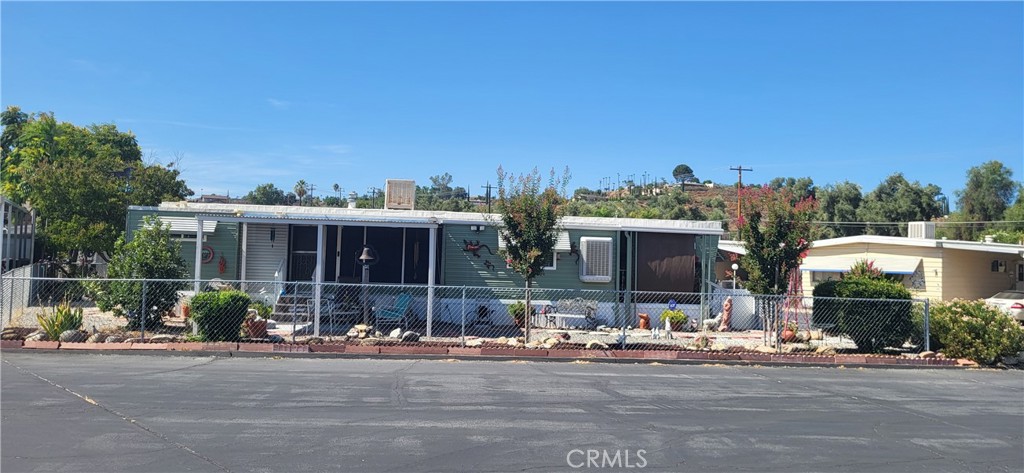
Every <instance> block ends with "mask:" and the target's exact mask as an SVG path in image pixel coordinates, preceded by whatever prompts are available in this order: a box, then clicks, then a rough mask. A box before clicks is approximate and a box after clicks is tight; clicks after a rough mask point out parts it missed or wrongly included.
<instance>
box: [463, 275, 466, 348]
mask: <svg viewBox="0 0 1024 473" xmlns="http://www.w3.org/2000/svg"><path fill="white" fill-rule="evenodd" d="M462 347H463V348H465V347H466V286H462Z"/></svg>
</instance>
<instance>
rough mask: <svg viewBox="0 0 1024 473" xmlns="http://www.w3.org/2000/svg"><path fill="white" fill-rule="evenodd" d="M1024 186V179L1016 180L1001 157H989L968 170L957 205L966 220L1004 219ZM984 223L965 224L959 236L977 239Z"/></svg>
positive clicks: (960, 227) (958, 194) (987, 220)
mask: <svg viewBox="0 0 1024 473" xmlns="http://www.w3.org/2000/svg"><path fill="white" fill-rule="evenodd" d="M1020 188H1021V185H1020V183H1018V182H1016V181H1014V180H1013V170H1011V169H1010V168H1008V167H1006V166H1004V165H1003V163H1001V162H999V161H989V162H987V163H984V164H982V165H980V166H975V167H972V168H970V169H968V170H967V182H966V184H965V186H964V188H963V189H961V190H958V191H956V197H957V208H958V209H959V212H960V213H961V214H962V217H963V220H966V221H972V222H991V221H996V220H1002V219H1003V214H1004V213H1005V212H1006V209H1007V208H1009V207H1010V205H1011V204H1012V203H1013V198H1014V196H1016V195H1017V194H1018V193H1019V192H1020ZM984 227H985V224H984V223H974V224H971V225H962V226H959V227H958V228H959V229H960V234H959V235H957V236H958V237H959V238H961V239H964V240H973V239H975V238H976V236H977V233H978V232H979V231H980V230H981V229H982V228H984Z"/></svg>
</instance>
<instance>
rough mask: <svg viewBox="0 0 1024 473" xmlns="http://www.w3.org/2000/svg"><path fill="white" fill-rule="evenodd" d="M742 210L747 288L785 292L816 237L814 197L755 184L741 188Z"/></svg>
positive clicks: (764, 291) (743, 260)
mask: <svg viewBox="0 0 1024 473" xmlns="http://www.w3.org/2000/svg"><path fill="white" fill-rule="evenodd" d="M740 194H741V196H742V198H743V202H744V206H743V214H742V219H741V222H742V223H741V224H740V238H741V239H742V240H743V242H744V243H745V244H746V248H747V254H746V255H744V256H743V257H742V258H741V261H742V264H743V268H744V269H746V271H747V277H748V281H747V288H748V289H750V290H751V292H753V293H755V294H784V293H785V292H786V289H787V284H786V282H787V281H789V274H790V272H791V271H793V270H794V269H796V268H797V267H799V266H800V263H801V262H802V261H803V258H804V257H805V256H807V250H808V249H809V248H810V246H811V241H812V240H813V239H814V238H813V235H812V231H813V228H812V220H813V218H814V215H815V209H816V208H817V202H816V201H815V200H814V198H813V197H807V198H804V199H799V198H796V197H795V196H794V195H793V193H792V192H790V191H789V190H788V189H780V190H775V189H772V188H770V187H767V186H765V187H752V188H745V189H741V190H740Z"/></svg>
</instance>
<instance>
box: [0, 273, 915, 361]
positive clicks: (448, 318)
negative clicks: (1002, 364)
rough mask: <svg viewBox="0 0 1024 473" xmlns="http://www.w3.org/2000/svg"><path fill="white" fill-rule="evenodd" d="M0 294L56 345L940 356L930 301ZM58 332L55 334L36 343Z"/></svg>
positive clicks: (197, 286) (153, 290) (9, 318)
mask: <svg viewBox="0 0 1024 473" xmlns="http://www.w3.org/2000/svg"><path fill="white" fill-rule="evenodd" d="M0 289H2V294H0V295H2V298H0V320H2V325H3V327H4V328H5V329H9V330H6V333H15V332H16V333H17V334H18V335H20V336H22V337H26V336H34V337H37V339H44V340H45V339H53V338H54V337H60V338H61V339H62V340H61V341H86V340H88V341H93V342H103V341H108V340H115V341H117V340H125V339H128V340H134V341H136V342H138V341H147V340H157V341H206V342H218V341H227V342H266V343H360V344H420V345H424V344H425V345H436V346H448V347H455V346H458V347H492V348H505V347H508V348H513V347H523V348H546V349H571V350H582V349H609V348H618V349H626V350H630V349H642V350H718V351H763V352H771V353H777V352H809V353H835V352H837V351H838V352H844V353H914V352H920V351H923V350H927V349H928V348H929V347H928V337H927V336H925V334H926V333H927V330H928V302H927V301H926V300H920V299H913V300H875V299H839V298H822V297H818V298H814V297H797V296H769V295H752V294H749V293H747V292H746V291H744V290H729V289H724V290H719V291H717V292H714V293H703V294H702V293H683V292H679V293H669V292H639V291H633V292H629V291H595V290H583V289H538V288H535V289H531V290H529V291H526V290H525V289H524V288H489V287H452V286H435V287H433V288H430V287H427V286H422V285H383V284H366V285H362V284H334V283H321V284H316V283H310V282H282V281H223V280H217V279H215V280H208V281H207V280H204V281H192V280H128V279H60V278H40V277H30V276H7V275H5V276H4V277H3V278H2V280H0ZM527 301H528V302H527ZM65 319H68V320H65ZM78 319H80V320H78ZM76 322H77V323H76ZM61 324H63V325H61ZM54 326H56V327H57V328H59V329H60V330H57V329H54V328H52V327H54ZM46 328H49V332H50V333H48V334H47V335H42V336H41V335H40V334H39V333H35V332H37V331H38V330H39V329H46ZM43 331H46V330H43Z"/></svg>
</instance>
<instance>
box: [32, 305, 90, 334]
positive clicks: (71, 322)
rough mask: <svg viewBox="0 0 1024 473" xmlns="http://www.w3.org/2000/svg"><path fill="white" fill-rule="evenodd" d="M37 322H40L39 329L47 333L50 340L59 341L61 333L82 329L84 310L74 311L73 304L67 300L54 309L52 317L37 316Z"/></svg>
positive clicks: (77, 309)
mask: <svg viewBox="0 0 1024 473" xmlns="http://www.w3.org/2000/svg"><path fill="white" fill-rule="evenodd" d="M36 320H38V321H39V328H40V329H42V331H44V332H46V336H47V337H49V340H59V339H60V334H61V333H63V332H65V331H67V330H79V329H81V328H82V309H81V308H75V309H72V308H71V304H70V303H68V301H66V300H65V301H64V302H61V303H60V305H58V306H56V307H54V308H53V311H52V312H50V315H47V316H43V315H37V316H36Z"/></svg>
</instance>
